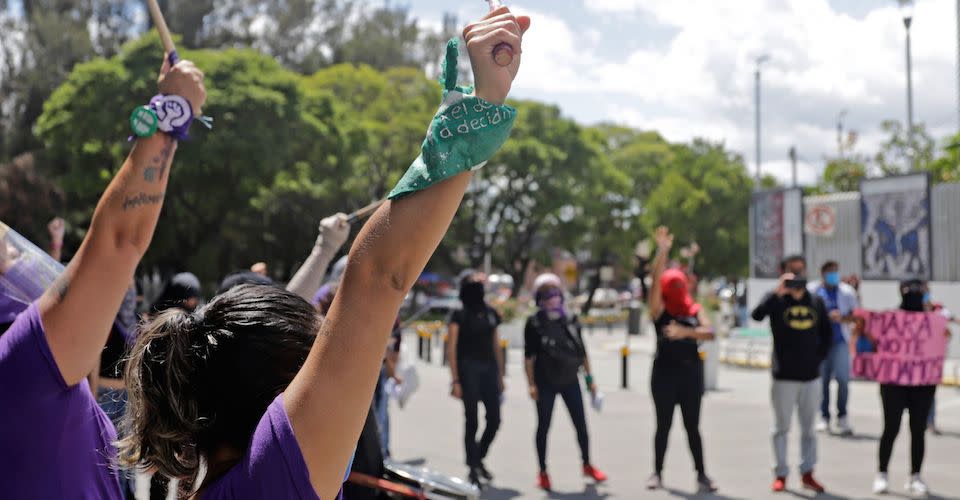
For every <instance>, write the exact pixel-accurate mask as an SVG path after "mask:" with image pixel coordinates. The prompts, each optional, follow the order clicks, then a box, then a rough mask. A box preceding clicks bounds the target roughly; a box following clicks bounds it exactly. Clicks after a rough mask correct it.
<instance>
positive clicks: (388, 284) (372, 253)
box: [283, 9, 529, 498]
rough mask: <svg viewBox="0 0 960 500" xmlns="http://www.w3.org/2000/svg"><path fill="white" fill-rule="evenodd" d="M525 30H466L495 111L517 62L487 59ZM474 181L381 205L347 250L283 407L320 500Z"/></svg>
mask: <svg viewBox="0 0 960 500" xmlns="http://www.w3.org/2000/svg"><path fill="white" fill-rule="evenodd" d="M527 26H529V19H528V18H520V19H518V18H515V17H514V16H513V15H512V14H510V13H509V10H508V9H499V10H496V11H494V12H492V13H491V14H490V15H488V16H487V18H485V19H484V21H482V22H480V23H477V24H474V25H471V26H469V27H468V28H467V30H465V33H464V35H465V36H464V38H465V39H466V41H467V49H468V51H469V52H470V56H471V60H472V62H473V67H474V76H475V78H476V89H477V91H476V94H477V96H478V97H480V98H483V99H485V100H487V101H490V102H493V103H496V104H499V103H502V102H503V101H504V100H505V98H506V95H507V93H508V91H509V88H510V84H511V83H512V81H513V78H514V77H515V76H516V73H517V70H518V68H519V62H520V61H519V60H520V57H519V56H518V57H515V58H514V62H513V63H512V64H511V65H510V66H507V67H500V66H497V65H496V64H495V62H494V61H492V58H491V57H490V54H492V52H493V48H494V47H495V46H496V45H497V44H499V43H503V42H507V43H510V44H511V45H513V46H514V47H518V48H519V47H520V37H521V35H522V31H524V30H525V29H526V27H527ZM470 178H471V174H470V173H463V174H460V175H457V176H455V177H452V178H450V179H447V180H445V181H442V182H439V183H437V184H435V185H433V186H431V187H429V188H427V189H424V190H422V191H419V192H416V193H413V194H411V195H409V196H407V197H405V198H402V199H398V200H393V201H388V202H386V203H384V204H383V205H382V206H381V207H380V208H379V209H378V210H377V212H376V213H375V214H374V215H373V217H372V218H371V219H370V221H369V222H367V224H366V225H365V226H364V227H363V229H362V230H361V231H360V234H359V236H358V237H357V240H356V241H355V242H354V245H353V247H352V248H351V250H350V256H349V261H348V264H347V268H346V271H345V272H344V276H343V280H342V281H341V283H340V288H339V289H338V291H337V296H336V299H334V302H333V305H332V307H331V309H330V312H329V314H328V315H327V317H326V320H325V321H324V323H323V326H322V327H321V329H320V333H319V335H318V337H317V341H316V343H315V344H314V346H313V349H312V350H311V352H310V354H309V356H308V357H307V360H306V363H305V364H304V365H303V368H302V369H301V370H300V372H299V373H298V374H297V376H296V377H294V379H293V381H292V382H291V383H290V386H289V387H288V388H287V390H286V392H285V394H284V400H283V401H284V408H285V410H286V412H287V414H288V416H289V419H290V423H291V426H292V427H293V432H294V435H295V436H296V438H297V443H298V444H299V446H300V449H301V451H302V452H303V457H304V459H305V461H306V464H307V468H308V470H309V473H310V481H311V483H312V484H313V487H314V489H315V490H316V492H317V494H319V495H320V498H334V497H335V496H336V495H337V492H338V491H339V489H340V487H341V484H342V480H343V473H344V470H345V469H346V466H347V461H348V460H349V458H350V455H351V453H352V452H353V451H354V449H355V447H356V443H357V438H358V436H359V435H360V430H361V428H362V427H363V423H364V417H365V415H366V414H367V412H368V411H369V408H370V398H371V395H372V394H373V389H374V386H375V384H376V380H377V372H378V367H379V365H380V361H381V358H382V356H383V345H384V341H385V339H386V336H387V335H388V334H389V332H390V330H391V327H392V325H393V323H394V320H395V319H396V315H397V311H398V310H399V308H400V304H401V302H402V300H403V297H404V295H405V294H406V292H407V291H408V290H409V289H410V287H411V286H413V284H414V282H415V281H416V279H417V277H418V276H419V275H420V273H421V272H422V270H423V268H424V266H425V265H426V263H427V261H428V260H429V258H430V256H431V255H432V254H433V252H434V250H435V249H436V247H437V245H438V244H439V243H440V240H441V239H442V238H443V235H444V233H445V232H446V230H447V228H448V227H449V225H450V222H451V220H452V219H453V215H454V213H455V212H456V210H457V208H458V207H459V205H460V201H461V200H462V198H463V194H464V191H465V190H466V187H467V184H468V183H469V181H470Z"/></svg>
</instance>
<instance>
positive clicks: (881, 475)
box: [873, 472, 890, 495]
mask: <svg viewBox="0 0 960 500" xmlns="http://www.w3.org/2000/svg"><path fill="white" fill-rule="evenodd" d="M889 489H890V483H889V481H887V474H886V473H885V472H878V473H877V477H875V478H874V479H873V493H874V494H875V495H880V494H882V493H886V492H887V491H888V490H889Z"/></svg>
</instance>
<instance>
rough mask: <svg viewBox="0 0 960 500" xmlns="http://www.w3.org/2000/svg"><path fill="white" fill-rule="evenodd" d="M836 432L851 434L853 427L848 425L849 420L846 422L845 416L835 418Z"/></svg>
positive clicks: (843, 434)
mask: <svg viewBox="0 0 960 500" xmlns="http://www.w3.org/2000/svg"><path fill="white" fill-rule="evenodd" d="M837 434H840V435H841V436H852V435H853V427H850V422H847V417H840V418H839V419H838V420H837Z"/></svg>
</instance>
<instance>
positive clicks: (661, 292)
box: [647, 227, 717, 491]
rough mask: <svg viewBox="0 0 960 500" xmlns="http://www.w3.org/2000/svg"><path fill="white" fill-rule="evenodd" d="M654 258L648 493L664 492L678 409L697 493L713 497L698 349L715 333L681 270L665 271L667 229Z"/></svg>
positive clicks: (668, 243) (670, 239)
mask: <svg viewBox="0 0 960 500" xmlns="http://www.w3.org/2000/svg"><path fill="white" fill-rule="evenodd" d="M655 237H656V242H657V256H656V258H655V259H654V261H653V276H652V283H653V287H652V288H653V289H652V290H651V291H650V304H649V309H650V317H651V319H653V321H654V327H655V328H656V331H657V355H656V357H655V358H654V360H653V372H652V374H651V375H650V392H651V394H652V395H653V404H654V406H655V407H656V414H657V432H656V435H655V437H654V457H655V463H654V473H653V475H652V476H650V479H649V480H648V481H647V489H651V490H652V489H658V488H661V487H662V486H663V460H664V457H665V456H666V453H667V440H668V438H669V436H670V427H671V425H672V424H673V410H674V408H675V407H676V406H678V405H679V406H680V413H681V415H682V416H683V426H684V428H685V429H686V431H687V441H688V443H689V445H690V453H691V454H692V455H693V463H694V467H695V468H696V471H697V485H698V487H699V488H700V490H701V491H716V490H717V487H716V485H715V484H714V483H713V481H712V480H711V479H710V478H709V477H708V476H707V473H706V469H705V467H704V464H703V443H702V440H701V438H700V403H701V399H702V397H703V391H704V381H703V360H701V359H700V350H699V343H700V342H701V341H705V340H713V338H714V333H713V328H712V327H711V326H710V321H709V320H708V319H707V316H706V314H705V313H704V312H703V308H702V307H700V304H697V303H695V302H694V301H693V298H692V297H691V296H690V291H689V290H688V283H687V277H686V275H685V274H684V272H683V271H681V270H679V269H666V270H665V268H666V266H667V258H668V256H669V253H670V248H671V247H672V246H673V235H672V234H670V231H669V230H668V229H667V228H666V227H660V228H658V229H657V232H656V236H655Z"/></svg>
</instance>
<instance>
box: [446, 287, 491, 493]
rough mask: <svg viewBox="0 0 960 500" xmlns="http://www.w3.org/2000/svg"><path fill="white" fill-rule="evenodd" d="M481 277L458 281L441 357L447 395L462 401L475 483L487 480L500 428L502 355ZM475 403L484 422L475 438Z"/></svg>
mask: <svg viewBox="0 0 960 500" xmlns="http://www.w3.org/2000/svg"><path fill="white" fill-rule="evenodd" d="M485 295H486V290H485V288H484V276H483V274H481V273H467V274H466V275H465V276H464V277H463V279H462V280H461V281H460V301H461V302H462V303H463V308H462V309H459V310H456V311H453V312H452V313H451V314H450V320H449V322H448V323H449V324H448V326H447V332H448V336H447V359H448V360H449V361H450V372H451V374H452V375H453V381H452V383H451V387H450V394H451V395H452V396H453V397H455V398H458V399H460V400H462V401H463V413H464V417H465V426H464V427H465V429H464V435H463V444H464V449H465V451H466V457H467V467H469V469H470V472H469V476H468V477H469V479H470V482H472V483H473V484H475V485H477V486H480V478H481V477H482V478H484V479H486V480H488V481H489V480H491V479H493V475H492V474H490V471H488V470H487V468H486V467H485V466H484V464H483V459H484V458H485V457H486V456H487V452H488V451H489V450H490V445H491V444H492V443H493V439H494V437H496V435H497V429H499V428H500V395H501V393H502V392H503V353H502V352H501V350H500V349H499V344H500V338H499V335H498V334H497V326H499V325H500V316H499V315H498V314H497V311H495V310H494V309H493V308H492V307H490V306H489V305H488V304H487V302H486V300H485ZM478 403H483V408H484V413H485V414H486V426H485V427H484V429H483V435H482V436H481V437H480V441H477V430H478V428H479V422H478V419H477V410H478Z"/></svg>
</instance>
